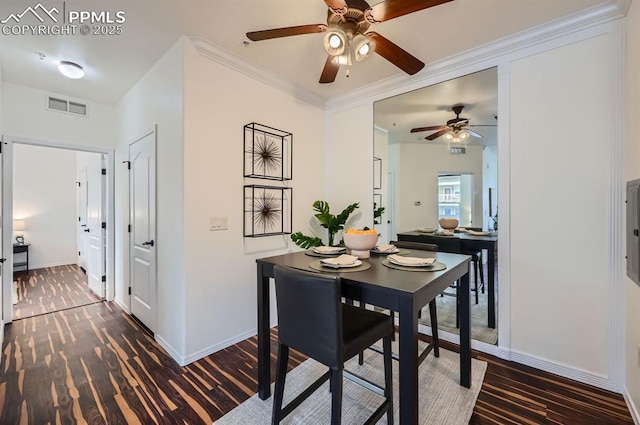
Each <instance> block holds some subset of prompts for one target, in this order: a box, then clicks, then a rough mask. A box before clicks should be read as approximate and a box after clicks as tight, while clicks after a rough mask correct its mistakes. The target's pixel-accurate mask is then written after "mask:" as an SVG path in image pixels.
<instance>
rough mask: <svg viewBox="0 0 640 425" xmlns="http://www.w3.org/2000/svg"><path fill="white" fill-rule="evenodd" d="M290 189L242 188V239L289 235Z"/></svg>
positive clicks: (291, 192) (248, 186)
mask: <svg viewBox="0 0 640 425" xmlns="http://www.w3.org/2000/svg"><path fill="white" fill-rule="evenodd" d="M292 196H293V189H292V188H290V187H274V186H259V185H247V186H244V225H243V227H244V237H248V238H255V237H261V236H273V235H288V234H291V221H292V211H291V205H292V203H291V202H292Z"/></svg>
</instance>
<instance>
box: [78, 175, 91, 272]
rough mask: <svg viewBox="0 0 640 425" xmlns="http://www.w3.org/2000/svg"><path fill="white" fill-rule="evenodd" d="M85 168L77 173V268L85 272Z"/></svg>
mask: <svg viewBox="0 0 640 425" xmlns="http://www.w3.org/2000/svg"><path fill="white" fill-rule="evenodd" d="M87 187H88V183H87V167H83V168H82V169H81V170H80V171H79V172H78V266H79V267H81V268H82V269H83V270H84V271H86V270H87V245H88V244H87V240H88V239H89V238H88V236H89V235H88V233H89V227H88V226H87V207H88V205H87V202H88V200H87Z"/></svg>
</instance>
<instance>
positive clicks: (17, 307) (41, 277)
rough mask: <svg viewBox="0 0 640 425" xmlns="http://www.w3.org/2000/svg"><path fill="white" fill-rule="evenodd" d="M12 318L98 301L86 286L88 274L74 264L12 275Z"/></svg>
mask: <svg viewBox="0 0 640 425" xmlns="http://www.w3.org/2000/svg"><path fill="white" fill-rule="evenodd" d="M13 280H14V282H15V283H14V285H15V286H16V289H17V301H18V302H17V304H14V306H13V317H14V319H22V318H25V317H31V316H36V315H39V314H44V313H51V312H53V311H58V310H65V309H68V308H73V307H78V306H82V305H87V304H92V303H95V302H99V301H100V298H99V297H98V296H96V295H95V294H94V293H93V292H91V290H90V289H89V287H88V286H87V275H86V274H85V273H84V272H83V271H82V270H81V269H80V268H79V267H78V266H77V265H75V264H69V265H66V266H56V267H46V268H41V269H34V270H29V272H24V271H20V272H15V273H14V274H13Z"/></svg>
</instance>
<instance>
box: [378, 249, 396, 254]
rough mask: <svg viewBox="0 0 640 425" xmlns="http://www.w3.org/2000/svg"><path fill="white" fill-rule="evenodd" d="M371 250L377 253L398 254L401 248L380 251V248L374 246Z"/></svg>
mask: <svg viewBox="0 0 640 425" xmlns="http://www.w3.org/2000/svg"><path fill="white" fill-rule="evenodd" d="M371 252H375V253H376V254H397V253H398V252H400V250H399V249H398V248H396V249H394V250H392V251H380V250H378V249H375V248H373V249H372V250H371Z"/></svg>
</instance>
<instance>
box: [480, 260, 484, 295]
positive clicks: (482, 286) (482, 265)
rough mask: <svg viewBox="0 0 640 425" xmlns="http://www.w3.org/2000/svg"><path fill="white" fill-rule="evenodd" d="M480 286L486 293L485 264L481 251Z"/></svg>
mask: <svg viewBox="0 0 640 425" xmlns="http://www.w3.org/2000/svg"><path fill="white" fill-rule="evenodd" d="M480 287H481V288H482V293H483V294H484V264H483V263H482V252H480Z"/></svg>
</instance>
